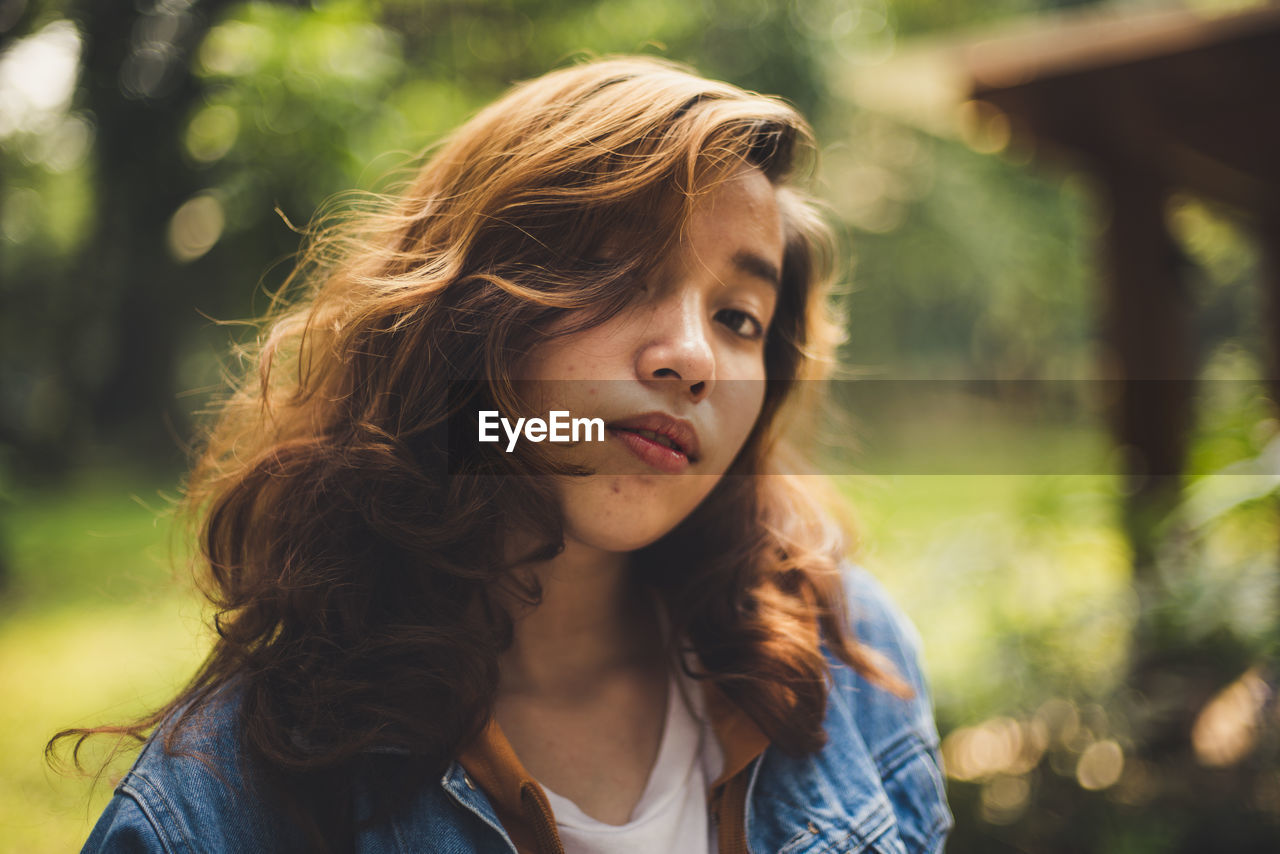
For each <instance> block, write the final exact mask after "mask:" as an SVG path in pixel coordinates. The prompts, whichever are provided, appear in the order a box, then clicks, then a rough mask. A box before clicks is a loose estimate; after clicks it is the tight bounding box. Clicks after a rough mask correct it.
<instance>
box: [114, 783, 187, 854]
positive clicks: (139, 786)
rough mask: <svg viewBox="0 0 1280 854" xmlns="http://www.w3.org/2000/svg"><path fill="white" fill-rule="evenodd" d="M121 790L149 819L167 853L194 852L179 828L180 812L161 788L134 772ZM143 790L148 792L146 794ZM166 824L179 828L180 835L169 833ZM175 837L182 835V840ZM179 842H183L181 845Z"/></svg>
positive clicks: (122, 784)
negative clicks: (174, 837)
mask: <svg viewBox="0 0 1280 854" xmlns="http://www.w3.org/2000/svg"><path fill="white" fill-rule="evenodd" d="M135 784H136V785H135ZM119 788H120V791H122V792H124V793H126V794H128V795H129V796H130V797H131V798H133V800H134V803H136V804H137V805H138V808H139V809H141V810H142V814H143V815H145V816H146V817H147V821H148V822H149V823H150V824H151V828H152V830H154V831H155V832H156V839H158V840H160V844H161V845H163V846H164V850H165V851H168V852H177V851H180V850H181V851H194V849H193V848H192V847H191V841H190V840H189V839H187V835H186V833H185V832H183V831H182V830H181V828H180V827H179V826H178V821H177V815H178V810H177V809H175V808H174V806H173V804H171V803H169V799H168V798H167V797H166V796H165V793H164V791H163V790H162V789H160V787H159V786H157V785H155V784H154V783H152V782H151V781H150V780H148V779H147V778H146V777H144V776H142V775H141V774H138V773H137V772H132V773H130V774H128V775H127V776H126V777H125V778H124V779H123V780H122V781H120V787H119ZM143 789H145V790H146V791H145V792H144V791H143ZM162 819H164V820H162ZM166 824H167V825H170V826H172V827H175V828H177V829H178V834H170V833H167V832H166ZM174 835H180V836H181V839H180V840H177V839H173V838H172V837H173V836H174ZM179 842H181V845H179Z"/></svg>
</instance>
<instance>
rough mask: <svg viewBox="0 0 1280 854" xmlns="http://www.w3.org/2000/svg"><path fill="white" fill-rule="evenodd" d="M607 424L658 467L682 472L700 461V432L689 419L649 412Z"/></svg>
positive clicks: (626, 443) (671, 472)
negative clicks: (684, 419)
mask: <svg viewBox="0 0 1280 854" xmlns="http://www.w3.org/2000/svg"><path fill="white" fill-rule="evenodd" d="M607 426H608V430H609V432H610V433H612V434H613V435H614V436H616V437H617V438H618V439H619V440H621V441H622V443H623V445H625V446H626V447H627V449H628V450H630V451H631V452H632V453H634V454H635V455H636V456H637V457H639V458H640V459H641V460H642V461H643V462H645V463H647V464H649V465H650V466H652V467H654V468H656V469H658V470H659V471H663V472H667V473H670V474H679V473H681V472H683V471H685V470H687V469H688V467H689V466H690V465H692V464H694V463H696V462H698V459H699V448H698V434H697V431H695V430H694V429H693V425H691V424H690V423H689V422H687V421H682V420H680V419H676V418H672V417H671V416H669V415H667V414H666V413H662V412H650V413H646V414H644V415H639V416H636V417H634V418H626V419H623V420H621V421H615V422H613V423H611V424H609V425H607Z"/></svg>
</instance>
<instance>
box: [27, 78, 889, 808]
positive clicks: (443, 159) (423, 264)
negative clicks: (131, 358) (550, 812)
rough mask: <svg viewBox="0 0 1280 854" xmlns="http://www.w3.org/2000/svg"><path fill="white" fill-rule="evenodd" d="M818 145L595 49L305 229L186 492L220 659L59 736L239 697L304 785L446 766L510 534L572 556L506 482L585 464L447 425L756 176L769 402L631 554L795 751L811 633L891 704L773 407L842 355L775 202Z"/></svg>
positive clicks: (753, 100) (502, 389)
mask: <svg viewBox="0 0 1280 854" xmlns="http://www.w3.org/2000/svg"><path fill="white" fill-rule="evenodd" d="M809 152H812V144H811V138H810V132H809V130H808V127H807V125H806V124H805V122H804V120H803V119H802V118H801V117H800V116H799V115H798V114H797V113H796V112H795V111H794V110H793V109H792V108H790V107H789V106H787V105H786V104H785V103H783V102H781V101H779V100H776V99H774V98H769V97H763V96H760V95H756V94H753V93H749V92H745V91H743V90H741V89H738V88H735V87H733V86H730V85H727V84H723V83H716V82H711V81H708V80H705V79H702V78H700V77H698V76H695V75H694V74H692V73H690V72H689V71H688V70H686V69H684V68H681V67H679V66H676V65H674V64H671V63H667V62H662V61H658V60H653V59H611V60H606V61H598V62H592V63H588V64H583V65H578V66H575V67H572V68H568V69H564V70H560V71H555V72H552V73H550V74H547V75H545V76H543V77H541V78H538V79H536V80H533V81H531V82H528V83H524V84H522V85H519V86H517V87H515V88H514V89H512V90H511V92H510V93H508V94H507V95H506V96H505V97H503V98H501V99H500V100H499V101H497V102H496V103H494V104H492V105H491V106H489V107H488V108H487V109H485V110H483V111H482V112H480V113H479V114H478V115H477V116H476V117H475V118H473V119H472V120H471V121H469V122H467V123H466V124H465V125H463V126H462V127H461V128H460V129H459V130H458V131H457V132H456V133H455V134H453V136H451V137H450V138H449V139H448V140H447V141H445V143H444V144H443V145H441V146H440V147H439V148H438V149H437V150H436V151H435V153H434V154H433V155H432V156H430V157H429V158H428V159H426V160H425V162H424V163H423V164H422V165H421V166H420V168H418V169H417V171H416V173H415V175H414V177H413V178H412V179H411V180H410V181H408V182H407V184H406V186H404V188H403V189H402V190H401V191H400V192H398V193H396V194H395V195H393V196H390V197H385V198H382V199H380V200H378V201H377V202H376V203H374V204H368V205H363V206H362V207H361V209H359V210H355V211H349V212H348V213H345V214H342V215H340V216H337V217H336V218H335V217H330V218H329V219H327V220H322V221H321V224H320V225H317V226H316V227H315V228H313V229H312V236H311V240H310V242H309V244H308V247H307V249H306V250H305V251H304V253H303V255H302V257H301V261H300V263H299V264H298V266H297V268H296V270H295V272H294V273H293V274H292V276H291V282H290V289H289V292H290V293H292V294H294V297H293V298H291V299H281V300H280V301H279V302H278V304H277V306H276V307H275V308H274V309H273V311H272V312H271V313H270V315H269V316H268V317H267V318H266V319H265V320H264V322H263V326H262V330H263V331H262V334H261V336H260V337H259V340H258V342H257V343H256V344H255V345H254V346H253V347H252V348H250V349H248V350H247V351H246V353H245V358H246V359H247V364H248V365H249V366H250V367H249V369H248V370H246V372H245V375H244V376H243V378H242V379H241V381H240V382H239V383H238V385H237V387H236V389H235V391H234V392H233V393H232V394H231V395H230V396H229V397H228V398H227V399H226V400H225V401H224V402H223V403H222V404H221V405H220V406H219V407H218V410H217V417H216V420H215V421H214V422H213V423H212V426H211V428H210V430H209V432H208V435H207V438H206V440H205V442H204V444H203V452H202V454H201V456H200V457H199V459H198V461H197V463H196V464H195V466H194V469H193V471H192V473H191V475H190V477H189V480H188V482H187V486H186V492H185V509H186V511H187V512H188V514H189V515H190V517H191V518H192V519H194V520H196V522H197V524H198V525H199V528H200V544H201V555H202V560H201V564H202V568H203V570H204V572H203V578H204V582H205V583H204V587H205V590H206V593H207V595H208V597H209V599H210V600H211V602H212V603H213V605H214V607H215V608H216V617H215V621H214V622H215V627H216V630H217V639H216V642H215V645H214V647H213V650H212V652H211V653H210V655H209V657H208V659H207V660H206V661H205V662H204V664H203V665H202V666H201V668H200V669H199V671H198V672H197V674H196V675H195V677H194V678H193V679H192V681H191V682H190V683H189V685H188V686H187V687H186V688H185V689H184V690H183V691H182V692H181V694H180V695H179V696H177V697H175V698H174V699H173V700H172V701H171V702H170V703H168V704H167V705H165V706H164V707H163V708H161V709H159V710H157V711H156V712H155V713H154V714H152V715H150V716H148V717H146V718H145V719H143V720H140V721H138V722H136V723H134V724H131V725H127V726H121V727H100V728H97V729H92V730H70V731H67V732H65V733H61V734H59V737H61V736H68V735H69V736H78V737H79V738H80V740H81V741H83V739H84V738H85V737H86V736H87V735H88V734H92V733H95V732H115V733H117V734H128V735H133V736H136V737H138V738H142V737H145V736H146V734H148V733H149V732H151V731H152V730H153V729H154V728H155V727H156V726H157V725H158V724H159V723H161V722H162V721H163V720H165V719H166V718H169V719H171V720H173V721H174V723H175V725H174V726H173V727H172V728H169V729H168V730H167V734H166V737H165V738H166V741H165V744H166V748H167V749H173V748H174V745H175V743H176V742H175V741H174V739H175V738H176V734H177V733H178V732H179V731H180V730H181V728H182V724H183V722H184V721H186V720H187V717H188V715H189V713H190V711H191V710H192V709H194V708H198V707H199V706H200V704H201V702H203V701H204V700H206V699H207V698H208V697H209V695H210V694H211V693H212V692H214V691H216V690H218V689H219V688H221V687H222V686H225V685H228V684H232V683H234V684H235V685H236V687H237V688H238V690H239V691H240V692H241V698H242V699H241V705H240V711H239V714H240V723H241V726H242V729H243V739H244V744H245V746H246V748H247V749H248V752H249V753H250V755H251V756H252V757H253V758H254V759H256V760H258V761H260V762H261V763H263V764H264V766H265V767H267V768H270V769H274V770H275V771H277V772H279V773H280V774H282V775H285V776H290V775H292V778H293V779H305V778H310V779H325V775H333V776H334V777H337V776H341V772H342V770H343V769H345V768H347V767H349V766H351V764H352V763H355V762H357V761H358V759H359V757H361V756H362V755H365V754H367V753H369V752H371V751H373V752H386V751H388V750H391V751H398V752H403V753H406V754H408V755H410V756H412V757H417V758H418V759H419V760H420V766H421V768H423V769H436V770H438V769H440V768H441V767H442V766H443V765H444V764H445V763H447V762H448V761H449V760H450V759H452V758H453V757H455V756H456V755H457V754H458V753H459V751H460V749H461V748H462V747H463V746H465V745H466V743H467V742H468V741H470V740H471V739H473V738H474V737H476V735H477V734H478V733H479V731H480V730H481V728H482V727H483V726H484V724H485V722H486V721H487V720H488V718H489V716H490V714H491V711H492V709H493V704H494V698H495V691H496V686H497V681H498V657H499V654H500V653H501V652H502V651H503V649H504V648H505V647H506V645H507V644H509V643H510V640H511V620H510V617H509V615H508V614H507V613H506V611H505V610H504V609H503V607H502V606H501V605H500V604H499V603H500V601H502V600H501V597H500V596H499V595H498V591H499V590H500V589H503V588H507V589H509V588H511V587H512V586H513V585H514V587H515V588H516V589H519V590H521V591H522V594H523V595H525V596H527V597H529V598H534V599H536V596H537V591H536V589H528V588H527V587H521V583H522V582H519V581H518V579H517V574H516V566H517V565H513V564H512V563H511V562H510V560H509V556H508V555H506V554H505V552H504V548H503V545H504V539H503V533H504V532H507V531H512V530H519V531H529V532H534V533H535V534H536V535H537V536H538V547H537V548H536V549H535V550H534V551H533V552H531V553H529V554H527V555H524V556H523V559H524V560H528V559H536V558H539V557H545V556H549V555H551V554H554V553H555V552H556V551H557V550H558V548H560V545H561V541H562V520H561V518H560V515H559V511H558V508H557V506H556V502H555V500H554V491H553V485H552V478H548V477H527V476H521V475H528V474H529V473H535V474H536V473H542V474H550V475H559V476H574V475H573V473H570V472H566V471H564V470H563V469H558V468H557V467H556V466H555V465H554V464H553V463H552V462H551V461H550V459H549V458H548V457H546V455H545V451H541V450H540V449H539V447H538V446H536V445H529V444H528V443H525V444H524V445H523V446H520V447H518V448H517V450H516V452H515V453H512V454H505V453H501V452H496V451H494V449H493V446H489V447H487V448H485V447H483V446H475V447H470V448H468V447H463V446H462V445H461V444H460V443H459V442H457V441H456V437H457V436H458V435H470V436H474V435H475V428H474V422H473V421H468V419H474V417H475V411H476V409H477V408H483V407H479V406H477V404H480V403H484V404H486V405H488V406H492V407H495V408H499V409H502V410H504V411H518V410H519V409H520V407H521V403H520V400H519V395H518V393H517V390H516V388H515V385H514V383H513V382H512V379H511V373H512V366H513V363H514V362H515V360H516V359H517V358H518V357H519V356H520V355H521V354H523V353H526V352H528V350H529V349H530V348H531V347H534V346H536V345H537V344H538V343H539V342H540V341H542V340H545V339H546V337H547V336H548V335H551V334H553V333H551V332H549V331H548V330H549V329H551V328H552V327H553V326H554V328H555V329H556V330H557V331H556V332H555V333H554V334H561V333H562V332H566V331H573V330H575V329H581V328H585V327H587V326H590V325H591V324H594V323H599V322H601V321H602V320H603V319H605V318H607V317H609V316H611V315H612V314H614V313H616V312H617V311H619V310H620V309H622V308H623V307H624V306H625V305H627V303H628V301H629V300H630V299H631V298H632V295H633V294H634V291H635V283H636V282H637V281H643V280H644V278H645V277H646V275H648V274H649V273H650V272H651V271H652V269H653V267H654V265H655V264H656V263H657V261H658V260H660V259H661V258H662V257H663V256H664V254H665V253H666V251H667V250H668V249H669V248H670V244H671V242H672V240H673V239H674V238H675V237H676V236H677V235H678V234H679V232H680V227H681V224H682V223H683V222H684V219H685V217H687V216H688V213H689V209H690V206H691V203H692V200H693V198H694V197H695V196H696V195H697V194H698V193H699V192H700V191H701V190H703V189H705V187H706V186H707V184H708V181H709V180H711V179H713V178H714V177H715V176H716V175H720V174H724V170H725V169H727V168H730V167H732V166H734V165H737V164H741V163H743V162H745V163H747V164H750V165H752V166H754V167H757V168H759V169H760V170H762V171H763V172H764V174H765V175H766V176H767V177H768V178H769V179H770V181H771V182H772V183H773V184H774V186H775V187H776V188H777V192H778V197H779V201H780V205H781V209H782V215H783V225H784V230H785V238H786V244H785V252H784V259H783V268H782V285H781V290H780V297H779V303H778V307H777V310H776V313H775V316H774V321H773V324H772V326H771V329H770V331H769V335H768V338H767V340H766V343H765V365H766V376H767V378H768V379H767V389H766V394H765V401H764V406H763V409H762V412H761V414H760V416H759V419H758V421H757V423H756V425H755V428H754V430H753V432H752V433H751V435H750V437H749V438H748V440H747V442H746V445H745V447H744V448H743V450H742V451H741V453H740V454H739V456H738V458H737V459H736V460H735V462H734V463H733V465H732V467H731V468H730V470H729V472H728V474H726V476H725V477H723V478H722V479H721V481H720V482H719V484H718V485H717V487H716V488H715V490H714V491H713V492H712V494H711V495H710V496H709V497H708V498H707V500H705V501H703V502H702V503H701V505H700V506H699V508H698V509H697V510H695V511H694V513H693V514H692V515H691V516H690V517H689V518H688V519H686V520H685V521H684V522H683V523H681V524H680V525H679V526H678V527H677V529H676V530H674V531H672V532H671V533H670V534H668V535H667V536H665V537H664V538H662V539H661V540H660V541H658V542H657V543H655V544H653V545H652V546H649V547H647V548H646V549H643V550H641V551H640V552H638V553H637V554H636V555H635V560H636V561H637V562H638V564H639V565H642V566H644V567H645V569H646V571H645V572H644V573H642V577H643V578H644V580H645V583H647V584H649V585H651V586H652V587H653V589H654V590H655V592H656V593H657V594H658V595H659V597H660V598H661V599H662V601H664V603H665V604H666V607H667V609H668V611H669V613H670V615H671V619H672V626H673V629H674V633H675V635H676V636H678V637H683V638H686V639H687V640H688V642H689V643H690V645H691V646H692V647H693V649H694V651H696V653H697V655H698V658H699V660H700V662H701V664H702V666H703V668H704V670H703V671H702V672H699V673H697V674H695V675H696V676H698V677H699V678H703V679H707V680H710V681H711V682H713V683H715V684H716V685H717V686H718V687H719V688H720V689H721V690H722V691H723V692H724V693H725V694H726V695H727V696H728V697H729V698H730V699H731V700H732V701H734V702H735V703H736V704H737V705H738V706H739V707H741V708H742V709H743V710H744V711H745V712H746V713H747V714H748V715H750V717H751V718H752V719H754V720H755V722H756V723H757V724H758V725H759V726H760V728H761V729H762V730H763V731H764V732H765V733H766V734H767V735H768V736H769V738H770V739H771V740H772V741H773V742H774V743H775V744H776V745H778V746H779V747H780V748H782V749H784V750H787V751H790V752H795V753H803V752H809V751H813V750H816V749H817V748H819V747H820V746H821V745H822V743H823V741H824V733H823V728H822V722H823V717H824V713H825V702H826V684H827V677H828V672H827V668H828V665H827V662H826V660H825V658H824V656H823V654H822V651H821V649H820V648H819V646H818V644H817V641H816V631H817V630H819V629H820V631H821V633H822V635H823V636H824V638H825V641H826V643H827V645H828V647H829V649H830V650H831V651H832V652H833V653H834V654H835V655H836V656H837V657H838V658H839V659H840V660H842V661H844V662H845V663H846V664H848V665H850V666H852V667H854V668H856V669H857V670H858V671H860V672H862V673H863V674H864V675H867V676H868V677H869V678H871V679H873V680H875V681H877V682H878V683H879V684H881V685H882V686H884V687H887V688H889V689H890V690H893V691H895V692H898V693H904V692H906V690H907V689H906V687H905V686H904V684H903V683H902V682H901V680H899V679H898V678H897V677H896V676H894V675H893V674H892V673H891V672H889V671H888V670H887V669H886V668H884V667H883V666H882V665H881V663H880V659H879V658H878V657H877V656H875V654H874V653H873V652H872V651H870V650H869V649H867V648H864V647H862V646H860V645H859V644H858V643H857V642H856V641H855V639H854V638H852V637H851V636H850V634H849V632H848V629H847V628H846V626H847V624H848V623H847V618H846V614H845V607H846V606H845V603H844V602H843V600H842V595H841V592H840V591H841V586H840V578H839V570H838V562H839V560H840V559H841V556H842V552H843V540H842V538H841V536H840V535H839V531H838V529H837V527H836V526H835V525H833V524H832V523H831V522H830V521H829V520H828V516H827V514H826V513H825V512H824V511H823V509H822V508H821V507H819V506H818V504H817V502H816V501H815V500H814V499H813V498H812V497H811V496H810V495H809V490H808V489H806V488H802V486H801V481H800V480H799V479H798V478H797V477H795V476H793V475H788V474H784V473H782V461H783V460H784V458H785V457H786V456H787V454H788V450H787V445H786V442H785V439H784V438H783V435H784V432H785V431H784V430H783V426H784V423H785V422H786V421H787V419H786V417H785V416H786V415H787V414H788V413H789V412H794V411H796V410H797V408H798V407H799V408H803V407H802V406H801V405H802V404H804V403H805V401H804V400H803V399H802V398H804V397H805V396H806V395H805V394H804V393H803V392H804V391H805V390H808V389H812V388H813V387H814V386H815V383H806V382H802V380H816V379H820V378H821V377H822V376H823V374H824V372H825V371H826V369H827V368H828V367H829V365H830V361H831V357H832V355H833V353H834V348H835V345H836V343H837V337H838V336H837V332H838V326H837V324H836V323H834V321H833V317H832V314H831V305H830V300H829V293H828V289H829V286H830V285H831V283H832V279H833V254H834V253H833V251H832V242H831V235H830V232H829V230H828V228H827V227H826V226H825V225H824V224H823V221H822V219H821V218H820V217H819V216H818V215H817V213H816V211H815V208H814V206H813V204H812V203H811V202H810V201H809V200H807V199H806V197H805V196H804V195H803V194H802V193H800V192H799V191H797V190H795V189H793V188H790V187H789V186H788V180H789V179H790V178H791V176H792V174H793V172H794V171H795V170H796V168H797V162H798V161H799V160H800V159H801V158H802V156H804V155H806V153H809ZM618 235H625V240H619V239H617V237H618ZM566 318H568V320H569V321H570V323H569V324H568V325H566V323H565V322H563V321H565V319H566ZM557 321H559V322H557ZM450 436H454V437H455V441H453V442H451V441H450ZM650 567H652V568H653V571H652V572H650V571H649V568H650ZM659 568H661V569H659ZM815 624H816V625H815ZM57 738H58V737H55V741H56V740H57ZM52 744H53V742H51V745H52ZM78 746H79V745H78V744H77V748H78ZM424 773H425V770H424ZM304 823H305V820H304Z"/></svg>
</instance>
